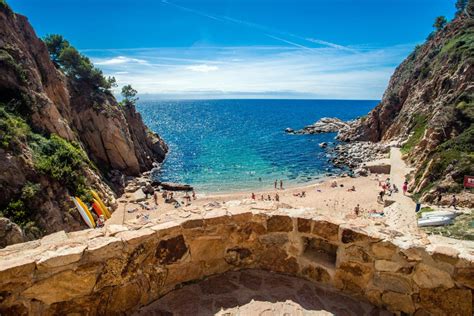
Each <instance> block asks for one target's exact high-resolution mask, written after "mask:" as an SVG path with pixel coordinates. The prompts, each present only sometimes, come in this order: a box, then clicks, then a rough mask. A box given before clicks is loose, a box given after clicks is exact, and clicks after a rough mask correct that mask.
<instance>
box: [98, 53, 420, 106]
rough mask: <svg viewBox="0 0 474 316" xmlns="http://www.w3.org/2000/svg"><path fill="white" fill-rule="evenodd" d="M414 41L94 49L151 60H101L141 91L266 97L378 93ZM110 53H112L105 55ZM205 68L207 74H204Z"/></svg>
mask: <svg viewBox="0 0 474 316" xmlns="http://www.w3.org/2000/svg"><path fill="white" fill-rule="evenodd" d="M413 46H414V45H404V46H394V47H384V48H373V49H363V50H360V51H358V52H357V53H353V52H350V51H347V50H341V49H340V48H336V47H321V48H312V49H311V50H308V49H305V48H296V47H294V46H291V47H269V48H267V47H261V46H260V47H253V46H252V47H208V48H206V47H191V48H189V47H187V48H156V49H146V50H143V49H137V50H123V51H121V50H114V51H107V50H104V51H101V52H90V55H92V57H94V53H95V54H97V55H99V56H101V58H102V59H101V60H102V61H104V60H113V59H117V58H118V57H116V56H117V55H120V57H121V58H120V60H128V61H133V60H146V61H147V63H146V64H143V63H137V62H128V63H110V62H109V63H105V64H104V63H102V64H98V63H96V65H98V66H99V67H101V68H102V70H103V71H104V73H105V74H106V75H115V76H116V78H117V82H118V84H119V86H122V85H125V84H132V85H133V86H134V88H135V89H137V90H138V91H139V93H148V94H160V95H174V96H180V97H182V98H186V97H192V96H194V95H196V94H199V95H203V96H205V95H207V96H209V97H213V96H214V97H221V96H223V95H262V96H267V97H272V96H274V97H285V96H288V97H293V96H297V95H300V96H302V97H303V96H304V97H307V98H339V99H379V98H381V96H382V94H383V91H384V90H385V87H386V85H387V83H388V80H389V78H390V76H391V74H392V73H393V70H394V69H395V67H396V66H397V65H398V64H399V63H400V62H401V61H402V60H403V59H404V58H405V56H407V55H408V53H409V52H410V51H411V50H412V49H413ZM108 55H112V56H110V57H109V58H108V59H107V58H105V57H104V56H108ZM203 74H205V76H203Z"/></svg>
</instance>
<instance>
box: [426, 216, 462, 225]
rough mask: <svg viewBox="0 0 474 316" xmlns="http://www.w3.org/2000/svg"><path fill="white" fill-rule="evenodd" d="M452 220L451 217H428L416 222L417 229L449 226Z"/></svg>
mask: <svg viewBox="0 0 474 316" xmlns="http://www.w3.org/2000/svg"><path fill="white" fill-rule="evenodd" d="M453 219H454V218H453V217H449V216H435V217H428V218H420V219H419V220H418V227H425V226H444V225H449V224H451V223H452V221H453Z"/></svg>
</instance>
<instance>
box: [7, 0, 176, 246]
mask: <svg viewBox="0 0 474 316" xmlns="http://www.w3.org/2000/svg"><path fill="white" fill-rule="evenodd" d="M0 39H1V40H0V91H2V93H0V103H1V104H2V111H3V110H4V109H5V113H8V115H9V116H12V117H14V118H15V119H17V117H18V118H21V119H23V120H25V123H26V125H28V129H29V130H31V131H32V133H34V134H35V136H37V137H45V139H51V136H50V135H52V134H54V135H57V136H58V137H59V138H60V142H61V143H62V142H64V144H67V145H69V146H70V147H67V146H66V145H64V146H66V147H67V148H68V150H70V151H71V153H72V152H75V153H76V154H77V155H78V156H80V157H81V160H82V161H81V163H80V166H79V167H77V170H73V172H70V171H69V172H67V177H69V174H75V175H76V176H77V177H80V178H81V180H83V181H84V183H83V184H81V185H82V186H83V189H89V188H93V189H94V190H95V191H97V192H98V193H99V195H100V196H101V198H102V199H103V200H104V202H105V203H106V204H108V206H109V207H110V209H111V211H113V209H114V207H113V201H114V196H115V194H120V193H122V191H123V188H124V186H125V184H126V183H125V180H126V179H125V177H126V176H138V175H139V174H140V172H144V171H147V170H148V169H150V168H152V167H153V165H154V163H160V162H162V161H163V159H164V156H165V154H166V152H167V150H168V147H167V146H166V144H165V143H164V141H163V140H162V139H161V138H160V137H159V136H158V135H156V134H154V133H152V132H151V131H150V130H148V128H147V127H146V126H145V124H144V123H143V121H142V118H141V116H140V114H139V113H138V112H137V111H136V109H135V108H134V106H133V105H131V106H128V107H124V106H121V105H119V103H118V102H117V100H116V99H115V97H114V96H113V94H112V93H111V92H109V91H106V90H104V89H102V88H98V87H97V86H96V85H95V84H93V83H92V82H90V81H87V80H75V79H72V78H71V77H68V76H66V75H65V74H64V73H63V72H62V71H61V69H60V68H58V67H57V66H56V65H55V64H54V63H53V62H52V61H51V57H50V54H49V52H48V49H47V47H46V45H45V43H44V42H43V41H42V40H41V39H39V38H38V37H37V36H36V34H35V32H34V30H33V28H32V27H31V25H30V24H29V22H28V19H27V18H26V17H24V16H22V15H20V14H15V13H14V12H13V11H12V10H11V9H10V8H9V7H8V5H7V4H6V3H4V2H2V4H0ZM5 61H8V62H5ZM6 104H16V105H15V107H17V106H18V111H19V112H18V113H22V114H21V115H17V114H15V113H14V112H9V110H8V109H7V108H6V107H4V106H3V105H6ZM20 108H21V110H20ZM5 115H6V114H4V116H2V118H1V119H0V120H1V121H2V122H1V123H4V122H5ZM2 133H3V132H2ZM28 137H30V136H28ZM15 143H16V144H11V145H12V146H10V145H9V146H8V147H6V148H4V147H2V149H0V187H1V188H2V195H1V196H0V206H1V208H2V209H3V208H4V207H6V206H7V205H9V204H10V203H11V202H14V203H16V206H17V207H18V208H20V207H21V208H23V209H24V210H26V211H27V212H25V213H26V214H28V218H27V221H28V222H29V224H28V225H26V227H25V231H24V232H21V231H20V230H19V228H18V226H11V225H10V224H9V223H7V224H5V225H4V229H8V233H6V230H5V231H4V232H1V233H0V235H1V236H0V247H3V246H4V245H6V244H10V243H14V242H18V241H22V240H24V239H26V240H29V239H35V238H39V237H41V235H42V234H48V233H52V232H55V231H60V230H65V231H66V232H70V231H75V230H79V229H83V228H85V227H86V225H85V224H84V222H83V220H82V219H81V216H80V215H79V213H78V212H77V211H76V210H75V208H74V205H73V204H72V202H71V200H70V197H71V196H72V195H73V194H74V193H75V192H73V191H74V190H73V189H72V188H71V186H74V184H75V183H76V180H74V184H70V185H67V186H66V185H64V184H65V183H66V182H67V183H69V182H73V181H72V180H73V178H72V177H71V178H68V179H61V180H56V179H54V177H51V176H49V175H48V174H45V172H42V171H40V170H38V167H37V164H35V161H34V159H33V157H34V156H35V152H34V148H33V147H32V146H31V144H30V143H29V142H28V141H27V136H26V135H20V136H19V137H18V141H17V142H15ZM68 154H69V153H68ZM23 190H27V191H28V192H30V194H32V195H33V196H32V197H29V198H28V199H23V200H21V199H20V196H21V194H22V191H23ZM10 219H11V218H10ZM22 234H23V236H24V237H23V238H24V239H22V238H20V236H21V235H22Z"/></svg>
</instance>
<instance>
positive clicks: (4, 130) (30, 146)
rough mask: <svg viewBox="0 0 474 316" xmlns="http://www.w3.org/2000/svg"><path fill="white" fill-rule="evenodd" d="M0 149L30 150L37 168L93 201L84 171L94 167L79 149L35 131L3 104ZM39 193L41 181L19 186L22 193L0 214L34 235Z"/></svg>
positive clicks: (83, 197) (74, 193) (78, 194)
mask: <svg viewBox="0 0 474 316" xmlns="http://www.w3.org/2000/svg"><path fill="white" fill-rule="evenodd" d="M0 148H3V149H5V150H8V151H11V152H13V153H19V152H21V151H26V150H30V151H31V152H32V153H33V162H34V168H35V169H36V171H38V172H39V173H41V174H43V175H45V176H47V177H49V178H51V179H53V180H55V181H57V182H59V183H61V184H62V185H64V186H65V187H66V188H67V189H68V190H69V192H70V193H71V194H73V195H77V196H79V197H81V198H82V199H83V200H84V201H91V200H92V196H91V195H90V193H89V191H88V189H87V185H86V177H85V175H84V170H85V168H86V167H91V168H93V165H92V163H91V162H90V161H89V159H88V157H87V155H86V154H85V152H84V151H83V150H82V148H81V147H80V146H79V145H78V144H76V143H71V142H68V141H67V140H65V139H63V138H61V137H59V136H57V135H54V134H53V135H50V136H49V137H44V136H42V135H40V134H37V133H34V132H33V131H32V130H31V129H30V128H29V126H28V124H27V123H26V122H25V121H24V120H23V119H22V118H21V117H20V116H19V115H17V114H15V113H13V112H11V111H8V109H7V108H6V107H5V106H4V105H2V104H0ZM40 192H41V186H40V184H38V183H33V182H27V183H26V184H25V185H24V186H23V188H22V189H21V194H19V196H16V198H14V199H12V200H11V201H10V202H9V203H8V204H7V205H6V206H4V208H3V209H0V216H6V217H8V218H10V219H11V220H12V221H13V222H15V223H17V224H18V225H20V226H21V227H29V229H30V230H31V231H32V232H33V233H34V234H37V233H38V231H37V228H36V226H35V223H34V221H33V218H34V215H35V212H36V211H35V208H34V207H33V206H32V204H33V202H34V201H35V200H37V199H38V198H39V196H40Z"/></svg>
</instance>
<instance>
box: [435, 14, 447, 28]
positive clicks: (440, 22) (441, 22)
mask: <svg viewBox="0 0 474 316" xmlns="http://www.w3.org/2000/svg"><path fill="white" fill-rule="evenodd" d="M447 23H448V20H446V17H444V16H438V17H437V18H436V19H435V21H434V23H433V27H434V28H435V29H436V30H437V31H439V30H441V29H442V28H444V27H445V26H446V24H447Z"/></svg>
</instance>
